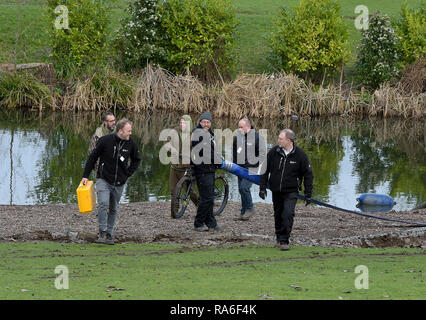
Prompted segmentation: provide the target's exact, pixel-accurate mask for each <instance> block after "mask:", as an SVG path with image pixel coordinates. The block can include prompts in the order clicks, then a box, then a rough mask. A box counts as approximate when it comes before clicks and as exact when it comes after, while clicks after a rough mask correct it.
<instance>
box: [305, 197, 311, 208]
mask: <svg viewBox="0 0 426 320" xmlns="http://www.w3.org/2000/svg"><path fill="white" fill-rule="evenodd" d="M311 202H312V198H311V196H310V195H305V207H306V206H307V205H309V204H310V203H311Z"/></svg>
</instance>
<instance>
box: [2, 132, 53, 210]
mask: <svg viewBox="0 0 426 320" xmlns="http://www.w3.org/2000/svg"><path fill="white" fill-rule="evenodd" d="M46 143H47V142H46V140H45V139H44V138H43V137H42V136H41V135H40V134H39V133H38V132H36V131H21V130H14V131H8V130H0V154H1V155H2V160H1V170H0V195H1V197H0V204H33V203H35V202H37V198H36V197H35V196H34V192H33V190H34V188H35V186H37V185H38V184H39V182H40V179H39V176H38V171H39V169H40V161H41V159H42V155H43V152H45V149H46ZM11 167H13V170H11Z"/></svg>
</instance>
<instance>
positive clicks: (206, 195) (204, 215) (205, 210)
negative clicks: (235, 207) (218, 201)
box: [194, 173, 217, 228]
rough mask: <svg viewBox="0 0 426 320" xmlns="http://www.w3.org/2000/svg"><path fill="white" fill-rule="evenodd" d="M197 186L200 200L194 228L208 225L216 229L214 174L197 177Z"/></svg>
mask: <svg viewBox="0 0 426 320" xmlns="http://www.w3.org/2000/svg"><path fill="white" fill-rule="evenodd" d="M195 178H196V180H197V186H198V192H199V194H200V198H199V199H198V207H197V215H196V216H195V221H194V227H196V228H197V227H202V226H203V225H206V226H207V227H209V228H215V227H216V226H217V222H216V219H215V217H214V216H213V203H214V173H204V174H201V175H197V176H196V177H195Z"/></svg>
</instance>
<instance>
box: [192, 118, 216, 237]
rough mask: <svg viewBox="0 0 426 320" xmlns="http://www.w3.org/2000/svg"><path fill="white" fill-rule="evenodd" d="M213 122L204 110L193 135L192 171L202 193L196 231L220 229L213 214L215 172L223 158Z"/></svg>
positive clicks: (195, 222)
mask: <svg viewBox="0 0 426 320" xmlns="http://www.w3.org/2000/svg"><path fill="white" fill-rule="evenodd" d="M212 122H213V118H212V115H211V114H210V112H208V111H206V112H204V113H203V114H201V116H200V120H199V124H198V126H197V127H195V128H194V130H193V132H192V135H191V141H192V150H191V171H192V174H193V175H194V176H195V179H196V181H197V186H198V191H199V194H200V198H199V200H198V207H197V215H196V216H195V221H194V230H195V231H219V230H220V228H219V226H218V225H217V222H216V219H215V217H214V216H213V202H214V179H215V172H216V169H217V168H219V167H220V165H221V163H222V159H221V158H220V156H219V155H218V154H217V153H216V152H215V141H214V133H213V131H212V129H211V126H212Z"/></svg>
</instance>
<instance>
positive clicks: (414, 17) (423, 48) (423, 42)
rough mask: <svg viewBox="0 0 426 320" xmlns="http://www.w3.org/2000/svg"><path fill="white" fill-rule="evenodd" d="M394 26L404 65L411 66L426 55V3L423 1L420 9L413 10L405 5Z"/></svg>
mask: <svg viewBox="0 0 426 320" xmlns="http://www.w3.org/2000/svg"><path fill="white" fill-rule="evenodd" d="M394 25H395V30H396V34H397V35H398V37H399V50H400V56H401V60H402V62H403V63H404V64H410V63H412V62H414V61H415V60H416V59H417V58H420V57H421V56H423V55H425V54H426V1H424V0H423V1H422V2H421V3H420V6H419V7H418V8H413V9H409V8H408V5H407V3H405V4H404V5H403V6H402V8H401V14H400V17H399V18H398V19H397V20H396V22H395V24H394Z"/></svg>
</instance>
